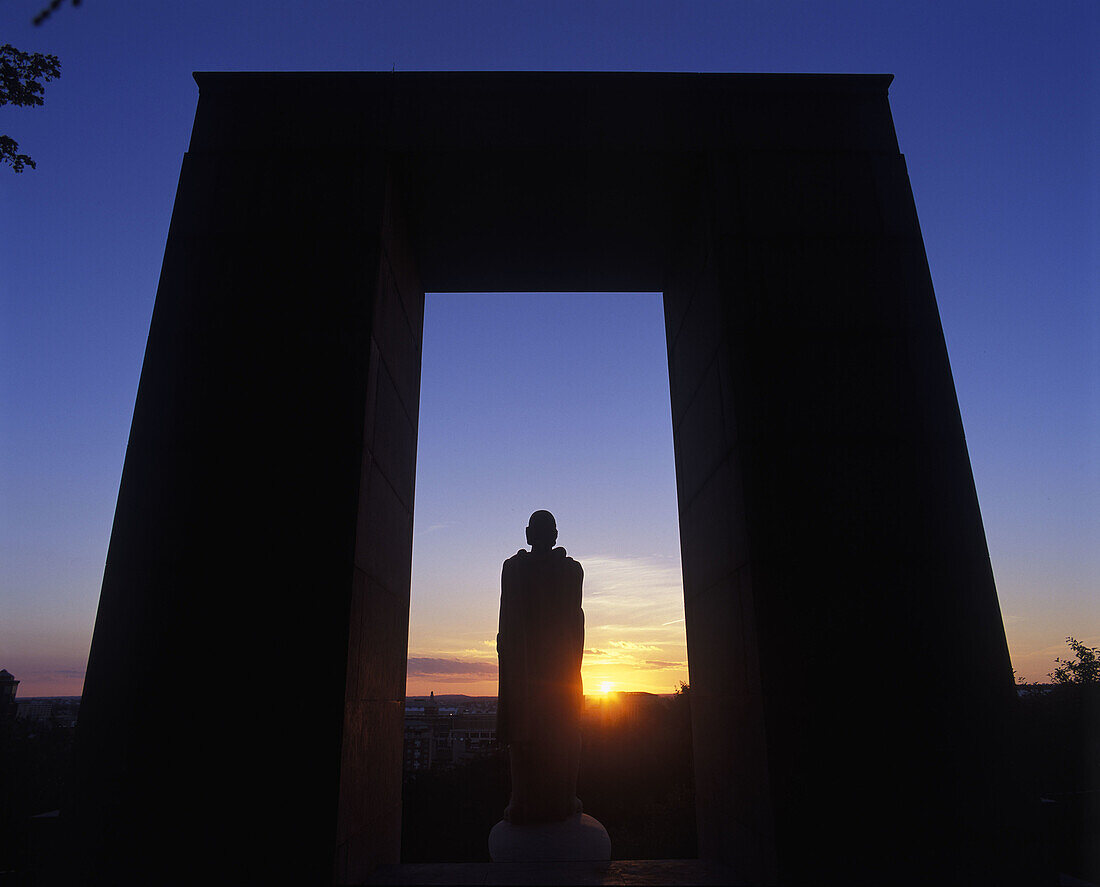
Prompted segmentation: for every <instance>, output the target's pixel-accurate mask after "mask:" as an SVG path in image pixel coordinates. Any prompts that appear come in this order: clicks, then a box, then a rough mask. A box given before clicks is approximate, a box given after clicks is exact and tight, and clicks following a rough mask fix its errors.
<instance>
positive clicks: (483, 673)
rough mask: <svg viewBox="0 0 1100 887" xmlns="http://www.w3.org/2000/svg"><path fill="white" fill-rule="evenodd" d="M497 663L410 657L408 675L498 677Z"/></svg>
mask: <svg viewBox="0 0 1100 887" xmlns="http://www.w3.org/2000/svg"><path fill="white" fill-rule="evenodd" d="M496 673H497V665H496V663H495V662H486V661H484V660H476V659H438V658H435V657H430V656H410V657H409V666H408V674H409V676H410V677H438V678H440V679H441V680H443V679H444V678H445V677H446V676H451V677H456V678H457V677H462V678H463V679H467V678H471V677H478V678H487V677H496Z"/></svg>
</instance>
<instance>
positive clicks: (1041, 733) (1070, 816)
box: [1019, 683, 1100, 884]
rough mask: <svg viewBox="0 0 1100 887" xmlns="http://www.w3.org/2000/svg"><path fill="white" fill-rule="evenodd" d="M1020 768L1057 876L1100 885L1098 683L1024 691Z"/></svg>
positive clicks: (1020, 709)
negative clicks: (1035, 799)
mask: <svg viewBox="0 0 1100 887" xmlns="http://www.w3.org/2000/svg"><path fill="white" fill-rule="evenodd" d="M1019 702H1020V704H1019V714H1020V718H1019V723H1020V727H1021V730H1020V754H1021V762H1020V764H1021V767H1023V768H1025V770H1026V771H1027V772H1028V773H1029V775H1030V780H1031V784H1032V786H1033V791H1034V793H1035V794H1037V795H1039V797H1041V798H1043V799H1044V801H1043V802H1042V805H1041V807H1042V814H1043V828H1044V830H1045V831H1046V834H1047V840H1048V847H1049V852H1050V854H1051V857H1052V862H1053V864H1054V866H1055V868H1056V870H1057V871H1058V872H1061V873H1064V874H1068V875H1073V876H1074V877H1077V878H1080V879H1082V880H1084V881H1089V882H1091V883H1094V884H1097V883H1100V683H1089V684H1058V685H1054V686H1045V687H1035V686H1031V687H1025V688H1024V689H1023V693H1022V695H1021V697H1020V701H1019Z"/></svg>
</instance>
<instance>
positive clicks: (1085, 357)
mask: <svg viewBox="0 0 1100 887" xmlns="http://www.w3.org/2000/svg"><path fill="white" fill-rule="evenodd" d="M44 5H46V4H45V0H5V2H4V3H3V4H2V5H0V28H2V33H0V41H3V42H10V43H12V44H14V45H15V46H17V47H19V48H21V49H24V50H37V51H42V52H52V53H55V54H57V55H58V56H59V57H60V59H61V64H62V77H61V79H60V80H58V81H56V82H54V83H52V84H50V85H49V86H48V87H47V91H46V103H45V105H44V106H43V107H41V108H32V109H14V108H11V107H5V108H3V109H0V133H4V134H8V135H10V136H12V137H14V138H15V139H17V140H18V141H19V142H20V146H21V150H22V151H24V152H26V153H29V154H31V155H32V156H33V157H34V158H35V160H36V161H37V162H38V169H37V170H28V171H26V172H24V173H23V174H22V175H16V174H14V173H12V172H11V171H10V169H9V168H8V167H2V168H0V300H2V301H0V386H2V387H0V453H2V455H0V460H2V463H0V521H2V531H0V546H2V547H0V595H2V600H0V667H4V668H7V669H8V670H9V671H11V672H13V673H14V674H15V675H16V677H18V678H20V679H21V680H22V681H23V683H22V685H21V686H20V695H21V696H31V695H53V694H59V695H60V694H76V693H79V692H80V687H81V679H82V675H83V670H84V666H85V662H86V658H87V651H88V644H89V642H90V638H91V630H92V624H93V621H94V617H95V610H96V604H97V599H98V593H99V583H100V580H101V577H102V570H103V562H104V558H105V555H106V550H107V541H108V537H109V534H110V527H111V519H112V515H113V511H114V505H115V498H116V495H117V490H118V482H119V478H120V475H121V471H122V461H123V457H124V453H125V447H126V438H127V435H128V431H129V425H130V418H131V415H132V412H133V404H134V397H135V394H136V390H137V383H138V377H139V374H140V370H141V361H142V354H143V351H144V347H145V338H146V334H147V332H148V324H149V319H150V315H151V312H152V307H153V298H154V295H155V292H156V285H157V279H158V275H159V271H160V263H161V259H162V256H163V252H164V244H165V239H166V236H167V231H168V223H169V219H170V215H171V209H172V202H173V199H174V195H175V188H176V182H177V179H178V175H179V168H180V163H181V160H182V155H183V152H184V151H185V149H186V146H187V140H188V137H189V134H190V128H191V123H192V120H193V117H194V111H195V103H196V99H197V89H196V87H195V84H194V82H193V81H192V79H191V72H192V71H195V70H215V71H232V70H260V71H262V70H386V71H388V70H390V69H391V68H392V67H394V66H396V68H397V70H399V71H412V70H580V71H585V70H590V71H597V70H622V71H716V72H718V71H732V72H739V71H741V72H752V71H758V72H785V71H790V72H875V73H878V72H882V73H892V74H894V75H896V79H895V81H894V84H893V86H892V87H891V90H890V95H891V107H892V109H893V114H894V120H895V124H896V128H897V132H898V138H899V142H900V145H901V150H902V152H903V153H904V154H905V155H906V160H907V163H908V167H909V172H910V178H911V181H912V185H913V191H914V195H915V198H916V204H917V210H918V213H919V216H920V220H921V228H922V231H923V233H924V239H925V244H926V247H927V251H928V258H929V264H930V266H931V271H932V279H933V282H934V284H935V289H936V295H937V299H938V301H939V306H940V313H941V316H942V319H943V325H944V332H945V335H946V338H947V345H948V350H949V353H950V356H951V362H952V369H953V372H954V376H955V383H956V387H957V389H958V395H959V402H960V406H961V408H962V415H963V421H964V425H965V428H966V432H967V440H968V444H969V447H970V455H971V460H972V463H973V468H974V474H975V480H976V483H977V488H978V496H979V500H980V502H981V506H982V513H983V517H984V520H985V526H986V532H987V536H988V540H989V547H990V554H991V557H992V561H993V567H994V572H995V574H996V577H997V582H998V590H999V594H1000V599H1001V606H1002V611H1003V613H1004V617H1005V625H1006V630H1007V633H1008V638H1009V643H1010V647H1011V649H1012V654H1013V661H1014V663H1015V665H1016V668H1017V671H1018V672H1019V673H1021V674H1023V675H1024V676H1026V677H1028V678H1030V679H1032V680H1041V679H1043V678H1044V677H1045V675H1046V674H1047V672H1049V671H1050V670H1051V669H1052V665H1053V659H1054V657H1055V656H1057V655H1063V654H1064V651H1065V645H1064V641H1063V639H1064V637H1065V636H1066V635H1069V634H1072V635H1075V636H1076V637H1078V638H1079V639H1081V640H1085V641H1086V642H1089V643H1091V644H1093V645H1097V644H1100V605H1098V604H1097V600H1096V585H1097V582H1096V580H1097V576H1098V575H1100V569H1098V567H1100V525H1098V517H1097V515H1098V514H1100V442H1098V441H1100V431H1098V417H1100V311H1098V308H1097V296H1098V295H1100V293H1098V289H1100V288H1098V282H1100V280H1098V277H1100V275H1098V273H1097V272H1098V264H1100V255H1098V249H1097V244H1098V243H1100V230H1098V229H1100V225H1098V224H1097V206H1098V197H1100V194H1098V192H1100V187H1098V174H1097V164H1096V158H1097V157H1098V156H1100V145H1098V140H1097V126H1098V123H1097V121H1098V120H1100V69H1098V67H1097V63H1096V62H1095V60H1094V59H1095V55H1096V53H1095V47H1096V46H1097V45H1100V4H1097V3H1095V2H1094V0H1089V2H1078V3H1066V2H1041V3H1040V2H1035V3H1023V4H1021V3H1012V2H996V3H966V2H956V3H952V4H950V5H948V4H913V3H894V2H881V0H876V2H867V3H828V2H820V3H790V2H736V0H725V2H721V3H704V2H697V3H668V2H666V3H648V2H622V3H619V2H616V3H612V2H599V0H585V2H577V3H567V2H558V3H537V2H523V3H520V2H499V3H467V2H461V0H451V2H437V3H424V2H416V0H400V2H387V3H370V2H362V3H353V2H341V3H327V4H326V3H305V2H300V3H278V2H262V3H261V2H255V0H249V2H229V0H188V2H179V3H148V2H141V3H139V2H112V0H85V2H84V3H83V4H82V5H81V6H80V7H79V8H75V9H74V8H71V7H69V6H65V7H63V8H61V9H59V10H58V11H57V12H55V13H54V15H53V16H52V17H51V18H50V19H49V20H48V21H47V22H46V23H45V24H44V25H42V26H40V27H38V28H35V27H32V26H31V24H30V20H31V18H32V17H33V16H34V14H35V13H36V12H37V11H38V10H39V9H40V8H41V7H42V6H44ZM303 162H306V163H308V162H313V161H312V159H311V158H297V157H288V158H287V164H288V171H291V172H292V170H293V167H294V166H295V165H296V164H299V163H303ZM425 323H426V328H425V341H426V352H427V353H426V357H425V365H424V378H423V398H422V404H421V436H420V445H419V473H418V478H417V511H416V524H415V531H416V533H415V541H414V588H413V600H414V603H413V611H412V626H411V631H410V657H411V665H410V671H411V672H415V673H417V674H420V673H427V674H430V675H431V676H430V677H424V678H421V677H410V683H409V690H410V692H423V691H424V690H427V689H432V688H434V689H435V690H436V691H437V692H470V693H491V692H493V688H494V687H495V683H494V680H493V675H492V659H493V655H492V647H491V645H490V642H491V640H492V638H493V635H494V632H495V621H496V606H497V600H498V596H499V570H500V562H501V560H503V558H505V557H507V556H509V555H511V554H513V553H514V552H515V551H516V550H517V549H518V548H519V547H520V546H521V545H522V544H523V532H522V531H523V525H524V523H525V519H526V517H527V515H528V514H529V512H530V511H531V510H533V509H535V508H542V507H548V508H550V509H552V510H554V511H555V513H556V514H557V515H558V518H559V524H560V529H561V536H560V543H561V544H562V545H564V546H565V547H566V548H568V549H569V550H570V553H571V554H574V555H576V556H577V557H578V558H579V559H580V560H581V561H582V563H583V564H584V566H585V569H586V584H585V588H586V598H585V607H586V611H587V613H588V625H589V638H588V646H589V647H590V648H592V649H595V650H601V651H603V652H601V653H592V654H589V655H588V657H586V671H585V677H586V681H588V685H589V688H590V689H591V688H592V682H593V681H597V680H601V679H604V678H605V677H606V679H609V680H615V681H616V682H619V683H620V684H621V688H622V689H655V690H658V691H661V692H668V691H670V690H671V689H672V688H673V686H674V685H675V682H676V680H678V679H679V678H680V677H682V676H684V671H683V669H682V667H681V668H677V667H676V666H675V665H674V664H675V663H682V662H683V661H684V659H685V655H684V648H683V629H682V623H677V622H676V620H677V619H679V618H682V616H683V609H682V605H681V604H680V603H679V600H678V596H679V594H680V587H679V582H680V576H679V555H678V550H677V548H678V546H677V528H676V514H675V494H674V480H673V470H672V456H671V430H670V427H669V408H668V395H667V375H666V369H665V367H664V365H663V363H662V359H663V334H662V331H661V321H660V311H659V300H658V298H657V297H656V296H654V295H653V294H650V295H631V296H626V295H615V296H612V295H600V296H595V297H588V298H582V297H580V296H577V295H542V296H538V297H523V298H520V297H517V296H503V295H484V296H444V295H433V296H430V297H429V302H428V308H427V314H426V321H425ZM501 343H504V344H505V345H506V346H507V347H497V346H499V345H500V344H501ZM490 345H492V346H493V347H490ZM563 352H564V354H565V355H567V357H568V359H564V360H563V359H562V355H563ZM547 372H550V373H552V374H553V376H552V378H553V379H554V381H555V385H554V388H553V393H552V394H551V395H549V396H546V395H543V396H541V397H535V396H534V395H533V393H532V389H531V387H530V386H529V385H528V384H527V380H529V379H531V378H532V374H544V373H547ZM517 412H518V416H521V417H522V418H519V417H518V416H517ZM533 468H537V469H538V470H537V471H536V472H535V473H532V471H533ZM639 477H642V478H644V482H641V483H640V482H638V481H637V478H639ZM666 617H667V618H666ZM664 623H670V624H667V625H666V624H664ZM433 660H434V661H433ZM440 660H443V661H440ZM647 661H649V662H656V663H660V664H659V665H657V666H650V667H646V665H645V664H646V662H647ZM463 676H465V677H463ZM831 677H833V678H837V677H838V676H831ZM853 677H854V676H853ZM212 683H213V684H214V685H215V686H218V687H219V688H224V689H233V690H236V689H241V690H246V689H247V688H244V687H238V686H237V684H236V683H235V679H234V676H231V675H219V676H213V681H212Z"/></svg>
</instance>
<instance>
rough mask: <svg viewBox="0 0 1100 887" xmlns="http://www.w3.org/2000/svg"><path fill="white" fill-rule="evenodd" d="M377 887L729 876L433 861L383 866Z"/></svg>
mask: <svg viewBox="0 0 1100 887" xmlns="http://www.w3.org/2000/svg"><path fill="white" fill-rule="evenodd" d="M366 883H367V884H372V885H373V884H379V885H383V884H386V885H399V884H400V885H404V884H409V885H412V884H424V885H444V884H452V885H468V884H478V885H480V884H485V885H489V884H515V885H542V884H545V885H581V884H593V885H605V884H606V885H619V884H624V885H625V884H652V885H661V884H667V885H670V887H680V885H689V884H697V885H727V884H731V883H733V882H732V880H731V877H730V873H729V872H728V870H726V869H725V868H724V867H722V866H720V865H719V864H718V863H714V862H708V861H705V860H702V859H636V860H621V861H618V862H612V863H611V864H610V865H609V866H608V868H607V869H605V870H603V871H600V870H599V869H596V868H594V867H593V866H592V865H590V864H585V863H562V862H558V863H548V862H435V863H428V862H425V863H412V864H406V865H385V866H381V867H380V868H379V869H378V870H377V871H376V872H375V873H374V875H372V876H371V878H370V879H369V880H367V882H366Z"/></svg>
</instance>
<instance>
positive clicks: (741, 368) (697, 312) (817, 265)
mask: <svg viewBox="0 0 1100 887" xmlns="http://www.w3.org/2000/svg"><path fill="white" fill-rule="evenodd" d="M883 108H884V109H885V101H884V100H883ZM885 113H886V114H887V115H888V113H889V112H888V110H886V111H885ZM868 119H871V118H868ZM888 124H889V118H888V116H887V117H886V125H888ZM708 164H709V169H708V170H707V171H706V172H704V173H702V178H703V185H702V187H701V188H700V198H699V203H698V206H697V208H696V211H695V212H696V218H695V220H694V228H691V226H686V236H685V237H684V240H683V243H682V244H681V246H680V247H679V249H678V261H677V263H676V265H675V267H674V271H673V273H671V274H670V277H669V284H668V286H667V287H666V317H667V328H668V342H669V365H670V380H671V392H672V410H673V422H674V437H675V448H676V460H677V466H676V467H677V482H678V493H679V511H680V533H681V539H682V546H683V570H684V595H685V609H686V623H687V640H688V655H689V657H690V662H691V666H690V667H691V685H692V713H693V726H694V737H695V738H694V742H695V761H696V769H697V780H696V791H697V804H698V821H699V842H700V844H699V852H700V856H703V857H707V858H716V859H721V860H725V861H727V862H729V863H730V864H732V865H733V866H734V868H735V871H737V872H739V876H740V877H743V878H744V880H745V881H746V882H747V883H749V882H751V883H756V882H776V881H777V882H780V883H831V882H842V881H843V882H846V883H852V882H863V883H881V882H882V881H883V880H888V881H891V882H899V881H908V880H916V881H923V882H924V883H976V882H982V881H985V882H991V881H998V882H1008V881H1011V880H1012V879H1013V878H1015V877H1023V878H1025V879H1026V878H1027V877H1030V876H1031V873H1028V872H1026V871H1025V870H1024V868H1023V867H1022V866H1021V864H1019V859H1020V853H1021V852H1022V851H1021V844H1022V842H1023V839H1024V836H1025V834H1026V829H1027V825H1026V823H1027V813H1026V811H1025V810H1023V809H1022V808H1021V806H1020V802H1019V798H1020V795H1019V792H1018V790H1017V787H1016V785H1015V782H1014V776H1013V772H1012V770H1013V768H1012V754H1011V749H1010V747H1009V745H1008V740H1007V738H1006V737H1007V736H1008V734H1009V731H1010V718H1011V714H1012V706H1013V703H1014V696H1015V693H1014V688H1013V681H1012V675H1011V669H1010V664H1009V658H1008V650H1007V645H1006V642H1005V635H1004V629H1003V625H1002V622H1001V616H1000V611H999V607H998V602H997V596H996V591H995V588H994V583H993V575H992V571H991V568H990V563H989V557H988V552H987V548H986V542H985V536H984V530H983V527H982V522H981V516H980V514H979V511H978V502H977V498H976V494H975V489H974V483H973V479H972V476H971V470H970V464H969V458H968V455H967V450H966V443H965V440H964V437H963V430H962V424H961V421H960V416H959V410H958V405H957V401H956V397H955V391H954V386H953V382H952V378H951V372H950V368H949V365H948V359H947V352H946V348H945V345H944V339H943V334H942V331H941V327H940V321H939V316H938V312H937V308H936V302H935V297H934V295H933V292H932V285H931V280H930V277H929V273H928V268H927V265H926V260H925V255H924V248H923V243H922V240H921V235H920V230H919V227H918V224H917V219H916V214H915V211H914V206H913V199H912V195H911V193H910V189H909V182H908V177H907V174H906V170H905V165H904V161H903V159H902V157H901V156H900V155H898V154H896V153H892V152H889V151H876V150H863V151H859V150H847V151H840V150H829V151H825V150H821V151H816V150H805V151H797V152H796V151H784V152H779V151H776V152H770V151H731V152H728V153H713V154H711V155H710V156H709V161H708ZM1018 851H1019V852H1018ZM999 879H1000V880H999Z"/></svg>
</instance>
